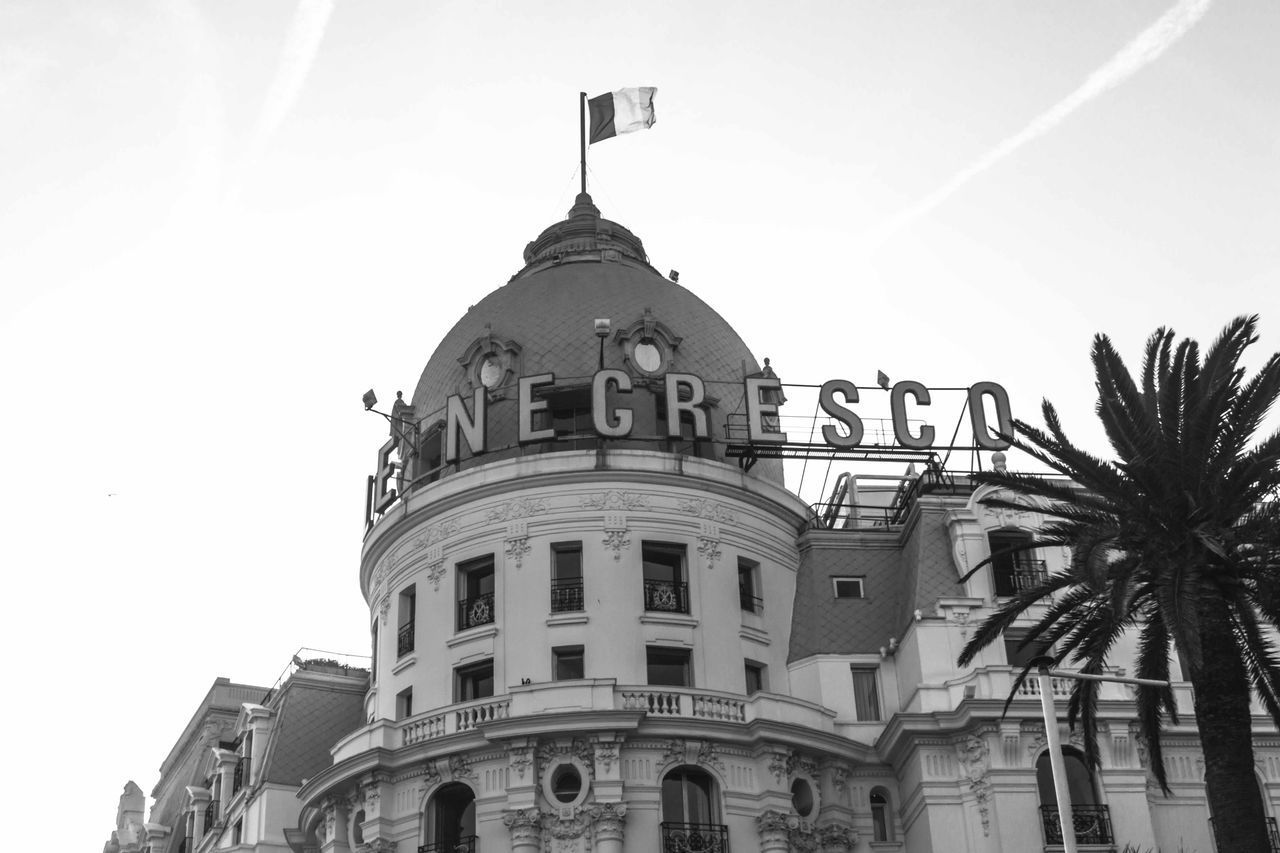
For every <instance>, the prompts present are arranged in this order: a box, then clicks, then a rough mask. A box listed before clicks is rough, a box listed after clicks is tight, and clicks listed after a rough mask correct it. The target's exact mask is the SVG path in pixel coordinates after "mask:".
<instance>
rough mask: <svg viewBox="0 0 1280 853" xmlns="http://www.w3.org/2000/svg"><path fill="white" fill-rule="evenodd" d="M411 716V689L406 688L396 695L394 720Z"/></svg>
mask: <svg viewBox="0 0 1280 853" xmlns="http://www.w3.org/2000/svg"><path fill="white" fill-rule="evenodd" d="M412 716H413V688H412V687H406V688H405V689H404V690H401V691H400V692H399V693H397V694H396V719H397V720H403V719H405V718H406V717H412Z"/></svg>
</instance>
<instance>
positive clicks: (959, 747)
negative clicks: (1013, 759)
mask: <svg viewBox="0 0 1280 853" xmlns="http://www.w3.org/2000/svg"><path fill="white" fill-rule="evenodd" d="M955 750H956V761H957V763H958V764H959V765H960V778H961V779H962V780H964V781H967V782H968V783H969V784H968V787H969V790H970V791H971V792H972V793H973V797H974V800H975V802H976V803H977V806H978V815H979V817H980V818H981V819H982V834H983V835H986V836H989V835H991V782H990V780H989V779H988V778H987V773H988V771H990V769H991V756H990V753H989V750H988V748H987V742H986V741H985V740H983V739H982V738H980V737H977V736H976V735H970V736H969V737H967V738H965V739H964V740H962V741H960V742H959V743H957V744H956V745H955Z"/></svg>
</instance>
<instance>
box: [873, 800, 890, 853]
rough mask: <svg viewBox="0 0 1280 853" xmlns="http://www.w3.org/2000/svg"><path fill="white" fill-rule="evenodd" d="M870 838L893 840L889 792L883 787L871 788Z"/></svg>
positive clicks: (874, 839)
mask: <svg viewBox="0 0 1280 853" xmlns="http://www.w3.org/2000/svg"><path fill="white" fill-rule="evenodd" d="M871 840H872V841H892V840H893V821H892V820H890V819H889V794H888V793H887V792H886V791H885V789H884V788H872V789H871Z"/></svg>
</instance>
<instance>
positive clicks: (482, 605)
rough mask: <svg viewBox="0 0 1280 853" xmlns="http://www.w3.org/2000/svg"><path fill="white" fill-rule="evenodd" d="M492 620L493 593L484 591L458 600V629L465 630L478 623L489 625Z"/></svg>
mask: <svg viewBox="0 0 1280 853" xmlns="http://www.w3.org/2000/svg"><path fill="white" fill-rule="evenodd" d="M493 620H494V612H493V593H491V592H486V593H484V594H483V595H477V596H476V597H475V598H464V599H463V600H462V601H459V602H458V630H459V631H465V630H467V629H468V628H475V627H477V626H479V625H490V624H492V623H493Z"/></svg>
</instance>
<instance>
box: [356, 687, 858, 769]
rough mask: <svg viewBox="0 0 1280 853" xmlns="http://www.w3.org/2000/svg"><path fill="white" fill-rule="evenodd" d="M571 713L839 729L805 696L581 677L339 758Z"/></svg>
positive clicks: (366, 738) (449, 715)
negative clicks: (495, 724) (627, 713)
mask: <svg viewBox="0 0 1280 853" xmlns="http://www.w3.org/2000/svg"><path fill="white" fill-rule="evenodd" d="M569 710H594V711H643V712H644V713H645V714H646V715H648V716H650V717H654V718H661V719H692V720H714V721H718V722H724V723H737V724H747V723H750V722H752V721H754V720H772V721H778V722H784V723H790V724H793V725H798V726H804V727H806V728H810V729H814V730H817V731H825V732H834V731H835V729H836V727H835V722H834V721H835V712H834V711H830V710H828V709H825V708H822V707H821V706H818V705H814V704H813V703H811V702H805V701H803V700H800V699H792V698H789V697H782V696H776V695H773V694H764V693H757V694H755V695H753V696H743V695H742V694H740V693H728V692H722V691H718V690H700V689H698V688H696V687H658V686H652V685H634V686H630V685H629V686H620V685H617V684H615V683H614V682H613V679H583V680H581V681H573V682H551V683H542V684H531V685H527V686H522V687H517V688H512V690H511V692H510V693H508V694H506V695H502V696H489V697H486V698H484V699H473V700H471V701H468V702H460V703H457V704H454V705H446V706H444V707H442V708H435V709H433V710H430V711H427V712H425V713H422V714H416V715H414V716H412V717H409V718H408V719H405V720H399V721H394V722H393V721H391V720H380V721H378V722H376V723H373V724H370V725H369V726H366V727H365V728H363V729H359V730H357V731H356V732H353V733H352V734H351V735H349V736H348V737H347V738H345V739H344V740H342V741H340V742H339V743H338V744H337V746H335V747H334V761H335V763H336V762H340V761H343V760H345V759H346V758H349V757H351V756H353V755H358V754H360V753H363V752H365V751H367V750H370V749H391V750H393V749H399V748H402V747H406V746H414V745H416V744H420V743H426V742H428V741H432V740H436V739H437V738H443V737H448V736H450V735H456V734H460V733H462V732H467V731H471V730H474V729H476V728H479V727H481V726H484V725H485V724H487V723H490V722H496V721H498V720H507V719H512V718H519V717H531V716H537V715H543V714H559V713H564V712H565V711H569Z"/></svg>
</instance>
